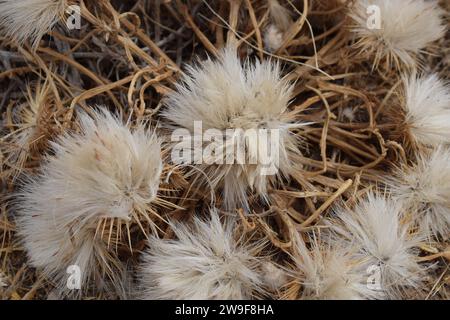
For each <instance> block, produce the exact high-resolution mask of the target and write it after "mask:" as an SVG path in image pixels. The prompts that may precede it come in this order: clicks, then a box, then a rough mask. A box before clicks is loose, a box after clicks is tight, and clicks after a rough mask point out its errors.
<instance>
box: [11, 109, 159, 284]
mask: <svg viewBox="0 0 450 320" xmlns="http://www.w3.org/2000/svg"><path fill="white" fill-rule="evenodd" d="M93 112H94V111H93ZM80 127H81V133H79V134H65V135H63V136H62V137H60V138H59V139H58V141H57V142H54V143H52V150H53V154H52V155H48V156H47V158H46V161H45V163H44V165H43V166H42V168H41V171H40V174H39V175H38V176H37V177H33V178H29V181H26V183H25V184H24V186H23V188H22V190H21V191H20V193H18V194H17V198H18V203H17V211H18V216H19V217H18V221H17V226H18V233H19V235H20V237H21V238H22V240H23V245H24V247H25V249H26V251H27V253H28V256H29V259H30V263H31V264H32V265H33V266H34V267H37V268H40V269H42V270H43V273H44V275H45V276H46V277H47V278H48V279H49V280H51V281H52V282H54V283H55V284H56V286H57V288H58V289H60V290H62V291H64V289H65V285H66V280H67V277H68V274H67V273H66V269H67V268H68V267H69V266H71V265H76V266H78V267H79V268H80V271H81V279H82V289H83V290H85V289H86V290H87V289H88V288H87V285H86V283H87V281H88V280H91V279H95V281H96V282H97V285H98V284H99V283H100V285H101V283H102V281H103V279H104V278H105V275H104V274H103V273H106V274H107V275H108V277H109V278H110V280H112V281H117V280H118V279H115V277H116V276H117V275H118V274H119V273H120V272H121V271H120V264H119V262H118V261H117V260H116V257H115V253H114V252H113V251H114V250H108V248H109V246H110V243H113V244H114V243H117V242H118V239H117V238H115V237H114V236H113V235H112V234H113V227H114V230H115V231H116V237H119V236H120V233H121V230H122V225H124V224H125V225H126V226H127V228H128V223H129V222H130V221H136V220H138V221H139V220H144V221H148V222H149V223H150V225H151V226H153V224H152V223H151V222H152V219H154V218H155V216H153V215H151V214H150V213H149V212H152V210H151V209H150V204H151V203H152V202H153V201H155V198H156V195H157V191H158V186H159V180H160V175H161V172H162V160H161V154H160V144H159V142H158V140H157V139H156V137H155V135H154V134H153V133H149V132H148V131H146V130H145V129H144V127H143V126H139V127H138V128H136V129H135V130H133V131H131V130H130V129H129V128H128V127H127V126H126V125H124V124H123V123H122V122H121V121H120V120H119V119H118V118H116V117H115V116H113V115H112V114H110V113H108V111H100V112H94V116H93V117H90V116H88V115H86V114H81V115H80ZM105 226H107V227H106V228H105ZM124 228H125V227H124ZM153 228H154V227H153ZM105 229H106V230H105ZM105 234H106V236H105ZM99 265H101V266H104V267H103V268H99ZM118 282H119V281H117V282H115V283H118Z"/></svg>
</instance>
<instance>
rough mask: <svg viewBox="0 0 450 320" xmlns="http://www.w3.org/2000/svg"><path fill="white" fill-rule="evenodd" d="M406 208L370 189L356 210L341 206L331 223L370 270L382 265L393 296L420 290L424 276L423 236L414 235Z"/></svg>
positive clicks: (338, 236)
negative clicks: (421, 260) (420, 254)
mask: <svg viewBox="0 0 450 320" xmlns="http://www.w3.org/2000/svg"><path fill="white" fill-rule="evenodd" d="M402 207H403V204H402V203H401V201H396V200H392V199H390V198H386V197H384V196H381V195H376V194H373V193H371V192H370V193H369V194H368V195H367V198H366V199H364V200H361V201H359V202H358V203H357V204H356V205H355V207H354V208H353V209H349V208H344V207H341V208H337V209H336V210H335V215H336V217H335V218H336V220H335V221H332V223H331V228H332V230H333V231H334V232H336V239H335V241H337V242H340V243H341V244H344V243H345V242H346V243H347V244H346V246H348V247H353V248H354V249H353V250H355V251H354V252H356V257H358V260H359V261H364V263H365V266H366V269H367V268H371V267H372V268H373V267H375V268H377V267H378V268H379V270H380V275H381V289H382V290H383V292H384V294H386V296H387V297H388V298H393V299H396V298H400V297H402V294H403V292H404V291H405V290H406V289H414V290H420V285H421V283H422V280H423V276H424V274H423V271H424V270H423V268H422V266H420V265H419V264H418V262H417V252H416V251H417V250H418V249H417V247H418V245H419V244H420V242H421V241H422V240H423V237H422V236H419V235H417V234H410V230H411V229H412V228H411V226H412V225H411V222H407V221H408V220H406V219H405V218H404V216H403V214H402Z"/></svg>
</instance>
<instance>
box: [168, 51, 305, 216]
mask: <svg viewBox="0 0 450 320" xmlns="http://www.w3.org/2000/svg"><path fill="white" fill-rule="evenodd" d="M176 89H177V90H176V92H174V93H171V94H169V96H168V97H167V100H166V105H167V107H166V109H165V110H164V111H163V115H164V116H165V117H166V118H167V119H169V120H170V121H171V122H172V123H173V124H174V126H173V128H174V129H180V128H181V129H182V131H180V130H177V132H178V133H179V135H180V136H181V137H182V138H183V139H180V140H181V141H187V144H188V145H189V146H191V145H192V140H191V139H190V138H191V137H194V135H196V136H195V137H194V138H195V139H201V137H198V135H202V132H200V133H199V134H197V133H196V132H197V131H196V130H195V127H194V122H195V121H201V125H202V131H203V133H205V132H206V131H211V130H215V131H214V132H217V131H218V133H219V134H220V133H226V132H227V130H229V131H231V134H229V135H227V138H226V139H223V140H221V141H224V144H223V145H222V147H221V148H216V151H217V150H218V152H217V153H215V154H214V155H213V156H210V157H209V158H208V157H205V153H203V161H202V154H201V152H202V151H204V150H203V149H202V148H195V145H194V153H195V154H196V155H198V153H200V163H198V162H197V164H198V166H197V167H196V170H194V171H192V172H193V174H195V175H196V179H198V180H197V181H198V182H200V184H201V185H204V186H212V188H213V189H214V190H218V189H222V191H223V198H224V203H225V207H226V208H228V209H230V210H234V209H235V208H236V206H243V207H245V208H248V203H247V192H248V191H249V190H253V191H256V193H257V194H258V195H259V196H261V197H263V198H265V197H266V196H267V189H268V187H269V186H270V185H271V184H272V183H275V182H276V181H277V179H276V178H280V177H287V176H289V173H290V172H291V170H292V168H293V164H292V158H293V157H295V156H296V155H298V154H299V153H300V151H299V149H298V136H296V135H294V134H293V133H292V131H291V130H292V129H293V128H296V127H299V126H300V124H298V123H295V122H294V120H293V118H292V116H291V115H290V114H289V113H288V112H287V107H288V104H289V100H290V99H291V97H292V86H291V85H290V84H289V83H288V82H287V81H285V80H284V79H281V78H280V67H279V65H278V64H276V63H272V62H269V61H264V62H255V63H250V62H248V61H247V62H246V63H245V64H244V65H242V63H241V61H240V60H239V58H238V57H237V54H236V51H235V50H233V49H226V50H224V51H223V52H222V53H221V56H220V57H219V59H218V60H217V61H212V60H209V59H208V60H206V61H204V62H202V63H201V64H199V65H198V66H193V67H189V69H188V74H187V75H186V76H185V77H184V78H183V82H182V83H180V84H178V85H177V87H176ZM252 130H253V131H252ZM263 131H265V132H266V133H267V136H266V137H264V136H260V135H259V133H260V132H261V133H263ZM251 132H256V133H257V135H250V134H249V135H246V133H251ZM273 134H274V135H273ZM275 134H278V137H277V136H276V135H275ZM177 135H178V134H177ZM271 144H272V145H273V146H274V147H271ZM199 149H200V150H199ZM271 149H272V150H271ZM236 150H240V151H243V153H244V154H243V159H244V161H236V160H237V156H236V155H237V152H236ZM267 150H270V151H271V152H268V153H267V152H265V151H267ZM172 154H173V153H172ZM262 155H268V157H264V159H263V156H262ZM177 156H179V159H178V160H177V161H179V162H181V163H189V164H191V163H192V159H199V158H198V157H196V156H195V155H194V157H193V158H192V159H191V158H190V156H191V153H187V156H188V157H189V159H187V158H186V153H184V154H183V155H177ZM205 158H206V159H205ZM229 159H232V161H229ZM255 159H256V161H255ZM205 160H206V161H205ZM261 160H264V161H261ZM208 163H212V164H208ZM269 167H271V168H273V169H274V170H272V173H270V174H267V169H268V168H269ZM199 171H200V172H201V174H198V172H199Z"/></svg>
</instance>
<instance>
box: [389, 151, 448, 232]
mask: <svg viewBox="0 0 450 320" xmlns="http://www.w3.org/2000/svg"><path fill="white" fill-rule="evenodd" d="M386 184H387V185H388V186H389V188H390V191H391V193H392V195H393V197H394V198H396V199H399V200H400V201H403V202H404V203H405V206H406V208H407V209H408V210H410V212H411V213H412V214H413V216H414V217H415V218H416V220H417V222H418V224H419V226H420V227H421V228H422V229H423V231H424V232H428V233H429V234H431V235H435V236H436V235H440V236H442V237H444V238H448V237H449V236H450V150H449V149H448V148H445V147H438V148H437V149H435V150H433V151H432V152H431V153H430V154H422V155H420V156H419V159H418V161H417V163H416V164H414V165H413V166H411V167H402V168H398V169H397V170H396V172H395V174H394V175H393V176H392V177H391V178H388V179H387V183H386Z"/></svg>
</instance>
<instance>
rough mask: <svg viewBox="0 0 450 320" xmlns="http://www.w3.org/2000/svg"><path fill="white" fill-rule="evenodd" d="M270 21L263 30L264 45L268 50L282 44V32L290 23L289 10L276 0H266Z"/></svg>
mask: <svg viewBox="0 0 450 320" xmlns="http://www.w3.org/2000/svg"><path fill="white" fill-rule="evenodd" d="M267 4H268V8H269V14H270V23H269V25H268V26H267V27H266V29H265V31H264V46H265V48H266V50H268V51H269V52H275V51H277V50H278V49H279V48H280V47H281V46H282V44H283V38H284V33H285V32H286V31H287V30H288V29H289V27H290V26H291V25H292V23H293V20H292V17H291V11H290V10H288V9H287V8H285V7H284V6H282V5H281V4H280V3H279V1H278V0H268V1H267Z"/></svg>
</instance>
